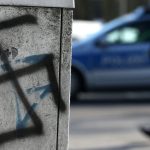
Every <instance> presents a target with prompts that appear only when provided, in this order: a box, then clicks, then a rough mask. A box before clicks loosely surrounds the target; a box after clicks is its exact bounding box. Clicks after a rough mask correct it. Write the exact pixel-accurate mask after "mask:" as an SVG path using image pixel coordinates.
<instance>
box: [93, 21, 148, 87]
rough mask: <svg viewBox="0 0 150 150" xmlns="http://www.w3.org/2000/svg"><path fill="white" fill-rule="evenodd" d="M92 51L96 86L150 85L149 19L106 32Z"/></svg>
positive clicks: (94, 83)
mask: <svg viewBox="0 0 150 150" xmlns="http://www.w3.org/2000/svg"><path fill="white" fill-rule="evenodd" d="M93 55H95V60H94V61H93V69H92V78H93V80H92V83H91V84H93V85H94V86H96V87H101V86H102V87H105V86H106V87H107V86H109V87H110V86H113V87H114V86H116V87H117V86H137V85H141V86H142V85H146V84H149V85H150V22H149V21H141V22H135V23H130V24H127V25H124V26H121V27H119V28H115V29H114V30H112V31H110V32H108V33H106V34H105V35H104V37H103V38H100V42H99V44H98V45H97V44H96V45H95V48H94V53H93Z"/></svg>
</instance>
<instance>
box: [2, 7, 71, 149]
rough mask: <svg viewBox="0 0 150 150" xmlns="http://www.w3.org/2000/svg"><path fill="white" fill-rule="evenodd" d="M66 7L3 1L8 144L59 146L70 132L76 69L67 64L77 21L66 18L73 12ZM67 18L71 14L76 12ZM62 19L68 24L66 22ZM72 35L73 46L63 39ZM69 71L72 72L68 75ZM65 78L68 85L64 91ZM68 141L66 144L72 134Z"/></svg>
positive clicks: (4, 145) (15, 146)
mask: <svg viewBox="0 0 150 150" xmlns="http://www.w3.org/2000/svg"><path fill="white" fill-rule="evenodd" d="M62 10H63V9H60V8H36V7H33V8H31V7H8V6H6V7H4V6H1V7H0V35H1V38H0V66H1V67H0V102H1V105H0V149H2V150H9V149H12V150H26V149H27V150H55V149H58V143H60V142H59V140H62V139H61V137H62V138H63V136H64V137H65V138H66V139H67V137H68V113H69V86H68V85H69V84H70V70H68V71H67V72H66V71H65V72H63V71H62V70H63V68H64V69H70V39H71V33H70V32H68V33H69V34H68V33H66V31H65V30H66V29H67V30H68V31H69V30H70V28H71V26H70V22H69V21H67V20H66V22H64V21H61V18H63V17H62V15H64V14H62V13H65V12H66V15H67V11H66V10H65V11H64V12H63V11H62ZM69 14H70V13H69ZM68 17H69V18H68ZM64 19H70V20H71V16H70V15H67V16H66V17H64ZM62 22H63V24H64V26H66V29H65V28H63V29H62V28H61V26H62ZM67 22H68V23H67ZM65 24H66V25H65ZM61 30H63V31H61ZM62 33H64V34H63V36H62V35H61V34H62ZM67 34H68V35H67ZM61 38H64V40H63V39H61ZM66 40H67V41H68V43H66V45H68V46H67V47H63V46H62V44H61V42H64V41H66ZM61 51H62V52H61ZM61 53H62V55H63V56H61ZM64 59H66V60H64ZM65 62H66V63H65ZM61 63H64V65H61ZM68 63H69V65H68ZM60 71H61V72H60ZM65 73H69V75H67V77H66V78H65V76H64V75H65ZM60 75H63V76H62V77H61V76H60ZM61 80H64V81H65V82H64V81H63V82H62V81H61ZM63 84H64V87H66V88H65V90H64V91H62V96H61V94H60V89H62V88H60V86H62V87H63ZM64 92H66V93H64ZM63 95H64V96H63ZM65 98H66V100H65V101H64V100H63V99H65ZM61 116H62V117H61ZM63 118H64V121H63ZM59 119H60V120H61V122H62V125H60V123H59ZM61 128H63V129H61ZM59 131H60V133H59ZM61 131H62V132H61ZM59 134H65V135H63V136H59ZM58 137H60V139H59V138H58ZM64 142H65V143H63V144H62V145H63V149H64V148H67V146H66V145H67V142H68V140H64ZM59 149H61V146H60V147H59Z"/></svg>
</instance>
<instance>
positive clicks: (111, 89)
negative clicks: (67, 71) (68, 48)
mask: <svg viewBox="0 0 150 150" xmlns="http://www.w3.org/2000/svg"><path fill="white" fill-rule="evenodd" d="M75 3H76V8H75V10H74V22H73V37H72V38H73V45H72V48H73V52H72V53H73V58H72V77H71V78H72V86H71V117H70V140H69V149H70V150H149V149H150V7H149V6H150V0H75ZM114 19H115V20H114Z"/></svg>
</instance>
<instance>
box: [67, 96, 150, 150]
mask: <svg viewBox="0 0 150 150" xmlns="http://www.w3.org/2000/svg"><path fill="white" fill-rule="evenodd" d="M88 94H89V93H88ZM126 94H127V95H128V94H129V93H126ZM126 94H124V95H126ZM130 94H131V93H130ZM130 94H129V95H130ZM147 94H148V93H147ZM116 95H118V94H116ZM120 95H122V97H121V96H120V97H119V98H120V99H119V98H118V97H116V99H117V101H115V102H114V100H116V99H115V96H114V95H113V96H111V94H108V98H106V97H107V96H105V98H104V95H103V96H102V95H95V94H93V95H92V96H91V98H90V96H87V94H85V95H84V94H83V95H82V96H81V97H82V98H80V102H75V103H73V104H71V120H70V142H69V145H70V146H69V147H70V148H69V149H70V150H150V138H148V137H146V136H145V135H144V134H143V133H142V132H141V131H140V127H141V126H143V125H149V126H150V101H149V100H150V94H149V99H148V96H147V98H146V99H147V100H146V101H145V97H144V99H142V95H141V97H140V96H139V93H136V94H135V93H132V94H131V95H132V96H131V97H132V98H131V99H132V100H133V97H134V100H136V96H137V99H138V102H136V101H133V102H132V103H130V102H129V101H130V100H131V99H130V98H129V97H127V98H126V96H123V94H120ZM133 95H134V96H133ZM94 96H95V97H94ZM143 96H144V94H143ZM92 97H93V99H92ZM111 97H113V99H111ZM139 97H140V98H139ZM104 99H105V102H106V103H104ZM122 100H123V101H122ZM126 100H128V102H126ZM143 100H144V101H143ZM139 101H140V102H139ZM143 102H144V103H143Z"/></svg>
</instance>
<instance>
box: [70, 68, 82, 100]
mask: <svg viewBox="0 0 150 150" xmlns="http://www.w3.org/2000/svg"><path fill="white" fill-rule="evenodd" d="M80 90H81V86H80V76H79V74H78V73H77V72H75V71H73V70H72V72H71V99H77V95H78V93H79V91H80Z"/></svg>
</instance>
